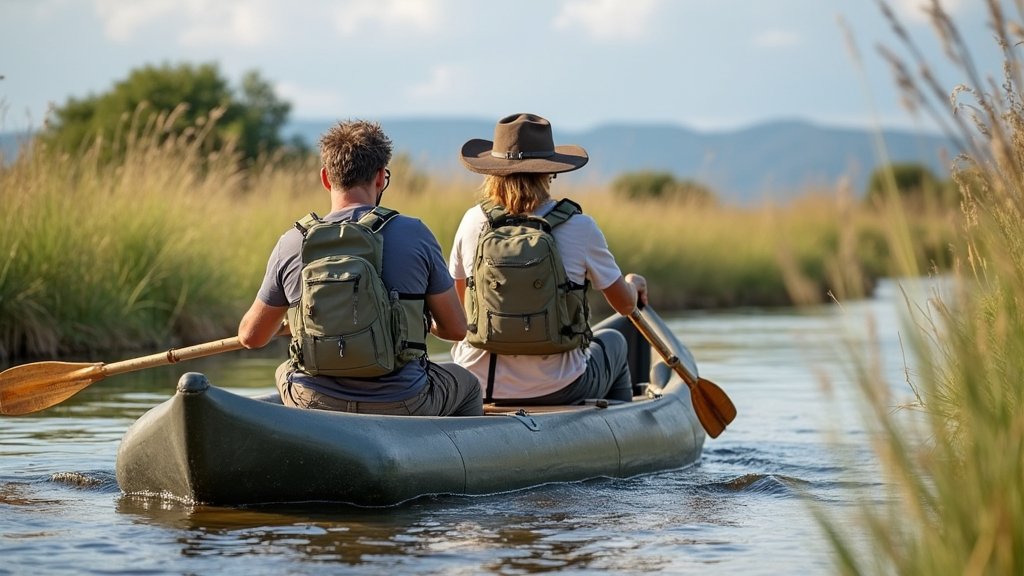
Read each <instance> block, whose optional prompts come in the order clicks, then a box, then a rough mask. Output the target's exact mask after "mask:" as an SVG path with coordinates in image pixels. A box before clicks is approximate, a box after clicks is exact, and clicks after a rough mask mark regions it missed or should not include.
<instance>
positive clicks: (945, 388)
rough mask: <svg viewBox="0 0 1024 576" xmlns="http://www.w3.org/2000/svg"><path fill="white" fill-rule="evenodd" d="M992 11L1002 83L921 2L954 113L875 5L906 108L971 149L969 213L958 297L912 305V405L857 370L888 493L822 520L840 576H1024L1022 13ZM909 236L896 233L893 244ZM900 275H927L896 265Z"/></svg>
mask: <svg viewBox="0 0 1024 576" xmlns="http://www.w3.org/2000/svg"><path fill="white" fill-rule="evenodd" d="M986 6H987V10H988V15H989V16H990V20H991V24H992V29H993V31H994V34H995V37H996V39H997V41H998V42H999V44H1000V46H1001V47H1002V48H1003V54H1004V57H1005V61H1004V62H1003V66H1002V79H1001V81H996V80H991V79H987V78H982V77H981V76H980V73H979V72H978V70H977V69H976V67H975V64H974V62H973V61H972V60H971V58H970V54H968V52H967V50H966V48H965V46H964V44H963V42H962V41H961V39H960V36H959V33H958V31H957V29H956V27H955V25H954V23H953V22H952V21H951V19H950V18H949V16H948V15H947V14H946V13H945V12H943V11H942V9H941V7H940V6H939V5H938V3H935V2H933V3H932V4H931V6H930V7H929V10H928V12H929V14H930V16H931V18H932V21H933V24H934V26H935V29H936V31H937V32H938V37H939V39H940V40H941V41H942V42H943V44H944V47H945V49H946V53H947V54H949V55H950V56H951V57H952V58H953V62H954V63H956V64H958V65H959V67H960V70H961V71H962V72H963V73H964V75H965V76H966V77H967V78H968V79H969V81H970V83H972V84H973V87H970V88H968V87H965V86H959V87H956V88H955V89H953V90H952V92H953V102H954V104H955V114H948V113H947V112H944V110H945V109H946V108H947V106H948V104H947V103H948V102H949V101H950V99H949V97H948V96H947V95H946V93H945V90H944V89H943V88H942V87H941V86H939V85H938V83H937V81H936V80H935V78H934V76H933V75H932V72H931V70H932V68H931V66H930V63H929V62H927V61H926V60H925V59H924V58H923V57H922V56H921V54H922V53H921V51H920V50H918V49H917V47H916V44H915V41H914V40H913V39H912V38H911V37H910V35H909V34H908V33H907V31H906V30H905V29H904V28H902V26H901V25H900V23H899V22H898V20H897V19H896V18H895V17H894V16H893V14H892V12H891V11H889V10H888V8H887V7H886V6H885V4H882V7H883V9H884V10H885V11H886V14H887V16H888V17H889V18H890V21H891V22H892V24H893V26H894V29H895V31H896V34H897V36H898V38H899V39H900V40H901V42H902V43H903V45H904V47H905V48H906V49H907V52H908V53H909V54H910V56H909V59H910V63H909V64H908V63H907V62H905V61H903V60H902V59H900V58H897V57H895V56H894V53H893V52H891V51H890V52H888V54H889V57H890V59H891V61H892V63H893V65H894V66H895V69H896V71H897V73H898V74H899V75H900V76H899V80H900V83H901V85H903V87H904V88H905V89H906V91H907V94H908V98H909V101H910V102H912V103H913V104H915V105H916V106H918V108H919V109H920V110H923V111H925V112H927V113H929V114H932V115H933V116H934V117H935V118H936V119H937V120H939V121H940V125H942V126H944V127H945V129H946V130H947V133H948V134H949V135H950V136H951V137H953V138H956V139H957V140H959V141H960V142H962V143H963V145H964V148H965V149H966V150H967V151H968V152H967V153H966V154H965V155H964V156H963V157H961V158H960V159H959V161H958V162H957V164H956V166H955V168H954V170H953V175H954V177H955V179H956V181H957V182H958V184H959V186H960V192H961V194H962V198H963V201H962V206H963V211H964V214H965V216H966V218H965V219H964V228H963V237H964V242H963V244H962V245H961V246H960V247H958V248H957V250H956V253H955V264H956V266H955V268H954V281H955V284H954V286H955V288H954V290H953V291H951V292H949V293H947V294H944V295H936V296H935V297H933V298H932V300H931V303H930V305H929V307H928V308H918V307H912V308H910V312H911V313H912V317H913V318H914V321H915V322H916V326H912V327H910V328H911V329H910V330H909V331H908V333H907V335H908V336H909V340H908V343H909V345H910V347H911V349H912V350H913V352H914V356H915V358H916V360H915V361H914V366H913V368H914V372H913V374H915V375H914V376H913V377H912V379H911V384H912V385H913V386H914V389H915V392H916V393H917V397H918V400H917V405H916V406H915V407H914V408H916V410H914V411H912V412H911V411H906V410H903V411H893V404H894V400H893V397H892V395H891V393H890V391H891V388H890V384H891V383H889V382H887V381H886V378H885V377H884V376H883V375H882V374H881V373H880V371H879V370H878V369H876V368H874V364H873V363H872V361H871V359H870V358H864V357H861V358H860V362H859V363H858V364H857V366H858V376H859V382H860V389H861V391H862V392H863V394H862V396H863V398H864V399H865V403H864V408H865V417H866V420H867V422H868V423H869V424H870V426H871V428H872V429H873V430H876V431H877V434H876V435H875V436H874V444H873V446H874V449H875V452H876V454H877V455H878V457H879V459H880V461H881V463H882V465H883V468H884V470H885V473H886V475H887V479H888V483H887V486H888V487H889V489H890V495H889V496H890V498H888V499H886V500H885V501H884V503H883V504H881V505H876V504H872V505H867V506H864V507H863V508H862V509H861V510H860V511H859V514H858V518H859V521H858V522H857V523H856V524H855V525H854V526H852V527H851V526H849V525H848V524H846V523H844V522H841V521H838V520H835V519H832V518H823V525H824V526H825V528H826V531H827V533H828V534H829V535H830V538H831V541H832V544H833V547H834V550H835V552H836V561H837V567H838V569H839V570H840V571H841V572H842V573H846V574H922V575H923V574H928V575H936V574H1000V575H1001V574H1024V116H1022V112H1024V108H1022V100H1021V92H1020V87H1021V86H1022V84H1021V80H1022V76H1021V61H1020V59H1019V58H1018V56H1017V51H1018V50H1019V49H1020V48H1019V42H1020V39H1021V37H1022V32H1024V27H1022V26H1021V20H1022V17H1024V14H1022V12H1024V6H1022V5H1021V4H1020V3H1017V4H1016V7H1017V13H1016V20H1008V19H1007V18H1006V14H1005V13H1004V12H1003V9H1002V5H1001V3H1000V2H998V1H997V0H991V1H988V2H987V4H986ZM911 69H914V70H918V71H920V73H919V74H917V73H915V74H913V75H912V74H911V73H910V72H909V71H910V70H911ZM911 236H912V233H911V231H910V230H909V226H908V225H903V226H902V227H893V229H892V232H891V234H890V238H891V242H890V244H896V243H900V244H903V245H906V244H908V243H909V242H910V240H909V239H910V237H911ZM898 271H899V272H902V273H915V272H920V271H922V270H921V269H920V267H915V264H914V263H913V262H912V260H911V259H903V260H902V261H901V267H900V268H899V269H898ZM865 534H866V535H867V538H866V544H865V543H864V540H863V539H862V537H863V535H865Z"/></svg>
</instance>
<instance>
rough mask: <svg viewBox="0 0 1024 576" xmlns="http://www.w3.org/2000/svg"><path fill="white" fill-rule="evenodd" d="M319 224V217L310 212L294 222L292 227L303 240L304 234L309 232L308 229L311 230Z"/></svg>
mask: <svg viewBox="0 0 1024 576" xmlns="http://www.w3.org/2000/svg"><path fill="white" fill-rule="evenodd" d="M321 222H323V220H321V219H320V217H319V216H317V215H316V212H310V213H309V214H306V215H305V216H303V217H302V218H300V219H299V220H298V221H297V222H295V224H294V226H295V229H296V230H298V231H299V232H300V233H301V234H302V236H303V238H305V236H306V233H308V232H309V229H310V228H312V227H313V225H314V224H319V223H321Z"/></svg>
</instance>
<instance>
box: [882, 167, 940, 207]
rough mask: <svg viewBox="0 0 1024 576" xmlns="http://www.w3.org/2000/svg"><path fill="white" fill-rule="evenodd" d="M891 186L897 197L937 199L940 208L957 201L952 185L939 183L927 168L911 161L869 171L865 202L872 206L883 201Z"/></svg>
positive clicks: (920, 199)
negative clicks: (893, 186)
mask: <svg viewBox="0 0 1024 576" xmlns="http://www.w3.org/2000/svg"><path fill="white" fill-rule="evenodd" d="M890 172H891V177H892V179H891V180H890ZM892 185H895V191H896V193H897V195H898V196H899V197H900V198H902V199H904V200H914V201H923V200H926V199H927V200H938V201H940V202H941V203H942V204H943V205H949V204H950V203H951V202H955V201H956V192H955V189H954V186H953V185H952V183H951V182H945V181H941V180H939V178H937V177H936V176H935V174H934V173H933V172H932V171H931V170H929V169H928V168H927V167H926V166H924V165H921V164H916V163H910V162H904V163H893V164H887V165H885V166H881V167H879V168H877V169H876V170H875V171H874V172H872V173H871V177H870V178H869V179H868V185H867V192H866V194H865V201H866V202H868V203H869V204H874V203H876V202H879V201H882V200H884V199H885V198H886V197H887V194H888V192H887V191H888V189H889V187H890V186H892Z"/></svg>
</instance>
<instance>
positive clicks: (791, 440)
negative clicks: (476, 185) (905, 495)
mask: <svg viewBox="0 0 1024 576" xmlns="http://www.w3.org/2000/svg"><path fill="white" fill-rule="evenodd" d="M913 284H917V283H916V282H913ZM899 286H900V284H898V283H896V282H893V281H885V282H883V283H882V284H881V285H880V286H879V288H878V290H877V292H876V294H875V296H874V297H873V298H872V299H870V300H865V301H858V302H850V303H845V304H844V305H843V306H835V305H832V306H822V307H818V308H815V309H810V310H807V309H800V310H797V309H785V310H772V311H765V310H742V311H732V312H716V313H692V314H686V315H682V316H676V317H672V318H670V319H667V320H669V324H670V326H671V328H672V329H673V331H675V332H676V334H678V335H679V336H680V338H681V340H682V341H683V342H684V343H686V344H687V345H688V346H689V347H690V348H691V350H692V351H693V353H694V356H695V357H696V359H697V363H698V367H699V369H700V373H701V376H703V377H704V378H707V379H709V380H712V381H714V382H715V383H717V384H718V385H719V386H721V387H722V388H723V389H725V390H726V392H727V393H728V394H729V396H730V397H731V398H732V399H733V401H734V403H735V404H736V407H737V409H738V412H739V415H738V417H737V418H736V420H735V422H734V423H733V424H732V425H731V426H730V427H729V429H728V430H726V432H725V433H724V434H722V436H720V437H719V438H717V439H714V440H712V439H708V441H707V442H706V443H705V445H704V454H703V458H702V459H701V461H700V462H699V464H697V465H695V466H691V467H689V468H686V469H682V470H675V471H669V472H663V473H658V474H652V475H646V476H642V477H637V478H631V479H625V480H622V479H619V480H613V479H603V480H592V481H587V482H581V483H571V484H562V485H548V486H542V487H539V488H535V489H530V490H523V491H520V492H515V493H511V494H500V495H493V496H481V497H451V496H448V497H432V498H425V499H420V500H415V501H413V502H410V503H406V504H404V505H401V506H398V507H394V508H384V509H361V508H355V507H351V506H346V505H340V504H338V505H317V506H315V507H310V506H308V505H307V506H302V507H280V506H278V507H274V508H245V509H231V508H217V507H206V506H188V505H183V504H179V503H174V502H161V501H153V500H140V499H135V498H127V497H124V496H122V494H121V492H120V490H119V489H118V487H117V483H116V481H115V478H114V462H115V456H116V452H117V447H118V443H119V441H120V438H121V435H122V434H123V433H124V431H125V429H126V428H127V427H128V426H129V425H130V424H131V423H132V422H133V421H134V420H135V419H136V418H137V417H139V416H140V415H141V414H142V413H143V412H145V411H146V410H147V409H149V408H150V407H152V406H154V405H156V404H157V403H159V402H161V401H163V400H165V399H166V398H168V397H169V396H170V395H171V394H172V393H173V391H174V388H175V384H176V382H177V378H178V376H179V375H180V373H181V372H183V371H185V370H186V368H182V367H181V365H178V366H174V367H162V368H154V369H150V370H145V371H141V372H135V373H131V374H123V375H120V376H115V377H111V378H108V379H105V380H103V381H101V382H98V383H95V384H93V385H92V386H90V387H89V388H87V389H86V390H84V391H83V392H81V393H80V394H79V395H77V396H75V397H73V398H71V399H70V400H67V401H65V402H64V403H62V404H60V405H58V406H56V407H53V408H50V409H48V410H45V411H42V412H39V413H36V414H32V415H28V416H20V417H0V574H72V573H73V574H224V573H235V574H238V573H244V574H247V575H249V576H255V575H259V574H313V573H324V574H328V573H329V574H409V573H416V574H446V575H450V574H481V573H495V574H531V573H548V572H560V573H577V574H586V573H614V574H636V573H645V572H660V573H664V574H722V573H733V574H744V575H745V576H749V575H754V574H831V573H833V572H834V570H833V567H832V564H831V559H830V551H829V548H828V545H827V542H826V540H825V537H824V535H823V534H822V533H821V530H820V529H819V527H818V524H817V522H816V521H815V519H814V515H813V512H812V510H814V509H818V510H821V511H824V512H825V513H826V514H828V515H829V516H830V517H832V518H835V519H836V520H837V521H838V522H840V523H841V524H845V525H850V526H852V524H851V522H852V520H851V518H852V513H853V512H854V511H855V510H856V508H857V506H859V505H860V504H861V502H863V501H864V499H865V498H876V497H879V495H881V494H884V489H885V485H884V482H883V481H882V478H881V475H880V470H879V466H878V464H877V462H876V459H875V458H874V455H873V452H872V451H871V449H870V446H869V445H868V434H867V433H866V431H865V428H864V425H863V424H862V423H861V420H860V418H859V417H858V414H859V411H858V404H857V394H856V392H855V387H856V386H855V384H853V383H852V382H851V379H850V370H849V364H850V362H849V360H850V354H849V351H850V347H851V346H853V347H854V348H860V349H864V350H875V349H877V350H879V351H880V353H881V361H882V363H883V365H884V371H885V373H886V374H887V376H888V380H890V381H891V382H892V386H893V389H894V392H895V394H896V397H897V398H898V399H903V400H905V399H908V398H910V396H911V391H910V388H909V387H908V386H907V385H906V383H905V376H904V370H905V366H904V365H905V363H906V362H907V361H908V360H906V359H905V354H906V353H907V352H906V351H905V350H904V349H903V346H902V345H901V339H900V331H901V330H905V328H904V327H903V324H902V323H901V321H900V317H901V316H902V311H903V310H905V309H906V307H907V306H906V304H905V303H904V301H903V296H902V294H901V292H900V289H899ZM119 359H121V358H109V359H105V360H106V361H108V362H112V361H115V360H119ZM276 363H277V360H276V359H267V358H261V357H259V356H255V355H252V354H241V353H236V354H234V355H224V356H218V357H213V358H206V359H202V360H195V361H192V362H190V363H189V365H188V366H187V370H196V371H201V372H205V373H206V374H208V375H209V376H210V379H211V381H213V382H214V383H215V384H218V385H221V386H223V387H226V388H228V389H231V390H234V391H238V392H243V393H246V394H254V395H255V394H262V393H265V392H269V391H271V390H272V387H271V386H270V385H269V381H270V377H271V376H270V373H271V371H272V368H273V366H274V365H275V364H276ZM851 532H852V533H853V534H856V532H857V531H856V530H854V529H851Z"/></svg>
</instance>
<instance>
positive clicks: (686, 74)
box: [0, 0, 1000, 130]
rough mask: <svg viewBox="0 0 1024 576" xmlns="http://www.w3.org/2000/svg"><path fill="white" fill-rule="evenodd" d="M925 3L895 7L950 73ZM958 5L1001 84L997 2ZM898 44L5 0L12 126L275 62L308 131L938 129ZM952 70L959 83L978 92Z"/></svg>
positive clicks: (537, 15) (701, 17)
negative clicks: (628, 126)
mask: <svg viewBox="0 0 1024 576" xmlns="http://www.w3.org/2000/svg"><path fill="white" fill-rule="evenodd" d="M925 1H926V0H890V2H889V3H890V5H891V6H893V8H894V9H895V10H896V12H897V13H898V14H899V15H900V17H901V18H902V19H903V21H904V23H905V24H906V26H907V28H908V29H909V30H910V32H911V34H913V35H914V36H915V37H916V38H918V39H920V41H921V43H922V45H923V46H924V48H925V49H926V51H927V52H928V53H929V54H930V55H934V56H930V58H931V60H932V61H933V62H934V63H935V64H939V63H942V62H945V60H944V58H943V57H942V56H941V50H940V48H939V46H938V44H937V42H936V41H935V40H934V35H933V34H932V33H931V29H930V25H929V24H928V22H927V19H926V17H925V16H924V14H923V12H922V11H921V10H920V7H919V6H920V5H921V4H923V3H924V2H925ZM942 4H943V6H944V7H945V8H946V9H947V10H949V11H950V12H951V13H952V14H953V15H954V17H955V20H956V21H957V23H958V25H959V27H960V30H961V32H962V33H963V34H964V35H965V36H966V38H967V39H968V42H969V43H970V44H971V46H972V49H973V51H974V54H975V57H976V60H977V61H978V62H979V64H981V67H982V68H983V69H984V70H985V71H986V73H989V74H999V72H1000V70H999V64H1000V59H999V56H998V51H997V50H996V47H995V43H994V41H993V40H992V35H991V33H990V32H989V30H988V29H987V28H986V10H985V2H984V0H942ZM840 19H841V20H842V21H843V22H845V25H846V27H848V28H849V30H851V31H852V33H853V37H854V38H855V41H856V44H857V46H858V48H859V52H860V53H861V54H862V56H863V62H864V66H863V72H861V71H859V70H858V67H857V66H856V65H855V64H854V60H853V58H852V57H851V52H850V50H849V47H848V44H847V42H846V41H845V39H844V34H843V31H842V27H841V26H840V24H839V22H840ZM879 43H882V44H885V45H887V46H891V47H893V48H899V44H898V42H897V40H896V37H895V35H894V34H893V33H892V32H891V30H890V28H889V26H888V24H887V23H886V22H885V20H884V19H883V18H882V16H881V12H880V11H879V9H878V7H877V5H876V3H875V2H874V1H873V0H523V1H514V2H492V1H483V0H291V1H285V0H0V76H3V77H4V78H3V79H2V80H0V104H2V106H3V109H4V115H3V119H2V124H0V129H4V130H19V129H22V128H24V127H25V126H27V125H30V124H32V125H38V124H39V123H40V122H41V120H42V118H43V116H44V115H45V113H46V110H47V107H48V106H49V105H51V104H61V103H63V102H65V101H66V99H67V98H68V97H69V96H78V97H82V96H86V95H88V94H90V93H97V92H102V91H104V90H106V89H108V88H109V87H110V86H111V85H112V84H113V83H114V82H115V81H117V80H119V79H122V78H124V77H125V76H126V75H127V74H128V72H129V71H130V70H131V69H132V68H134V67H138V66H141V65H144V64H156V63H163V62H169V63H178V62H192V63H201V62H216V63H218V64H219V65H220V68H221V71H222V72H223V73H224V75H225V76H226V77H227V78H229V79H230V80H231V81H232V82H236V81H237V79H238V78H239V77H240V76H241V74H242V73H243V72H244V71H246V70H250V69H258V70H259V71H260V73H261V74H262V75H263V77H264V78H265V79H267V80H268V81H270V82H271V83H272V84H273V85H274V86H275V87H276V90H277V93H278V95H279V96H281V97H283V98H284V99H286V100H289V101H290V102H292V104H293V106H294V108H293V111H292V117H293V118H296V119H341V118H356V117H358V118H369V119H386V118H396V117H403V118H405V117H421V116H434V117H436V116H459V117H474V118H486V119H491V118H493V119H497V118H499V117H501V116H504V115H506V114H510V113H513V112H524V111H529V112H534V113H537V114H541V115H543V116H546V117H547V118H549V119H551V120H552V122H553V123H554V124H555V125H556V127H559V126H560V127H563V128H570V129H584V128H590V127H594V126H598V125H601V124H605V123H612V122H614V123H623V122H645V123H646V122H669V123H673V124H678V125H683V126H688V127H693V128H699V129H712V130H728V129H733V128H738V127H744V126H748V125H751V124H754V123H757V122H763V121H767V120H773V119H779V118H786V119H792V118H802V119H806V120H811V121H815V122H818V123H822V124H829V125H842V126H875V125H876V121H877V122H878V123H881V124H882V125H884V126H895V127H911V128H913V127H920V128H928V126H927V124H926V123H922V122H921V121H919V120H915V119H914V118H913V117H912V116H910V115H909V114H908V113H907V112H905V111H904V110H903V108H902V107H901V105H900V102H899V100H900V99H899V93H898V91H897V89H896V88H895V86H894V81H893V79H892V75H891V73H890V71H889V68H888V66H887V65H886V64H885V63H884V62H883V61H882V59H881V58H880V57H878V55H877V51H876V49H875V46H876V45H877V44H879ZM937 73H938V75H939V77H940V81H941V82H942V83H943V85H944V86H948V87H949V89H950V90H952V88H953V87H954V86H955V85H956V84H958V83H961V82H964V81H965V79H964V78H962V77H960V76H959V75H958V74H956V73H955V71H954V70H953V69H952V68H950V67H945V66H938V67H937ZM865 78H866V81H865Z"/></svg>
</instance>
